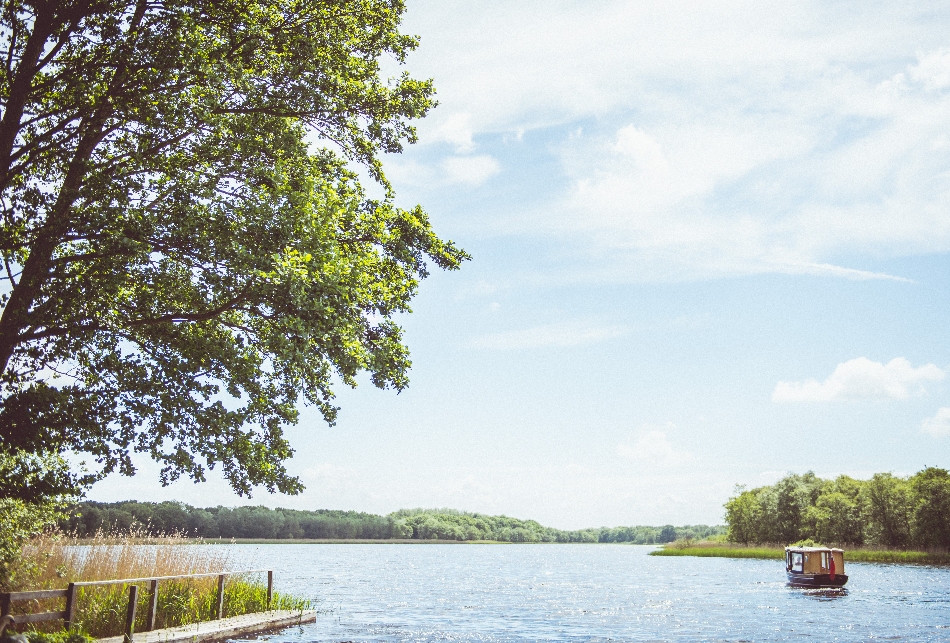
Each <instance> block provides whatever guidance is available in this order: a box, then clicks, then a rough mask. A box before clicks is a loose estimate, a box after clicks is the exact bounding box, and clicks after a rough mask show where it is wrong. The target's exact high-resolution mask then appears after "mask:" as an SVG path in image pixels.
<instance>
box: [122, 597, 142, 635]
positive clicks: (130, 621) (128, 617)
mask: <svg viewBox="0 0 950 643" xmlns="http://www.w3.org/2000/svg"><path fill="white" fill-rule="evenodd" d="M138 600H139V587H138V585H129V607H128V609H126V611H125V643H132V634H133V633H134V632H135V605H136V603H138Z"/></svg>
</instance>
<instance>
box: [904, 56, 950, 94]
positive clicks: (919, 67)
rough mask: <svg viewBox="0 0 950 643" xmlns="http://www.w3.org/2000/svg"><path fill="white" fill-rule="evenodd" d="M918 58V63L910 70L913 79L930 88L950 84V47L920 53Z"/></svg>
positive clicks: (941, 87)
mask: <svg viewBox="0 0 950 643" xmlns="http://www.w3.org/2000/svg"><path fill="white" fill-rule="evenodd" d="M918 58H919V60H918V62H917V64H916V65H913V66H911V67H910V68H909V70H908V71H909V73H910V77H911V78H912V79H914V80H915V81H917V82H919V83H922V84H923V86H924V87H925V88H926V89H929V90H937V89H943V88H945V87H948V86H950V48H947V47H943V48H941V49H938V50H936V51H932V52H930V53H928V54H919V55H918Z"/></svg>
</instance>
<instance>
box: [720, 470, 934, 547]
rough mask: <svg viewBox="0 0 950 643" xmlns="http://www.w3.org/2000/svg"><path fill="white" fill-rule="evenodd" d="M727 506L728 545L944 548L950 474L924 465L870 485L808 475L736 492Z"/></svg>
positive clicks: (882, 477) (884, 475) (877, 476)
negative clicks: (805, 543) (804, 541)
mask: <svg viewBox="0 0 950 643" xmlns="http://www.w3.org/2000/svg"><path fill="white" fill-rule="evenodd" d="M736 491H737V493H736V495H735V496H733V497H732V498H730V499H729V501H728V502H727V503H726V505H725V507H726V522H727V524H728V536H727V537H728V539H729V540H730V541H732V542H737V543H791V542H796V541H798V540H801V539H812V540H815V541H818V542H822V543H825V544H832V543H838V544H847V545H878V546H883V547H889V548H896V549H907V548H910V547H916V548H921V549H931V550H945V551H947V550H950V473H948V472H947V471H946V470H945V469H939V468H936V467H928V468H926V469H923V470H922V471H919V472H918V473H916V474H914V475H912V476H909V477H906V478H902V477H899V476H894V475H892V474H890V473H877V474H875V475H874V476H873V477H872V478H871V479H870V480H856V479H854V478H850V477H848V476H838V477H837V478H835V479H834V480H826V479H823V478H819V477H817V476H816V475H815V474H814V473H811V472H808V473H805V474H804V475H789V476H786V477H785V478H782V479H781V480H779V481H778V482H777V483H775V484H774V485H771V486H765V487H759V488H757V489H751V490H745V489H743V488H741V487H738V488H737V489H736Z"/></svg>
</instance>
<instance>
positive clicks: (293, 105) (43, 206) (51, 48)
mask: <svg viewBox="0 0 950 643" xmlns="http://www.w3.org/2000/svg"><path fill="white" fill-rule="evenodd" d="M403 11H404V6H403V2H402V1H401V0H281V1H276V0H273V1H263V0H262V1H256V2H255V1H247V0H180V1H177V0H148V1H146V0H137V1H135V2H122V1H119V0H70V1H65V2H53V1H45V0H33V1H31V2H22V1H20V2H17V1H10V2H5V3H4V4H3V10H2V15H0V54H2V60H0V107H2V117H0V198H2V202H0V208H2V219H0V250H2V253H3V261H4V266H3V267H2V269H0V270H2V273H3V274H2V277H0V279H2V281H0V305H2V315H0V440H2V443H0V448H2V449H3V452H4V453H6V454H9V455H11V457H12V456H15V455H16V454H50V453H53V454H56V453H65V452H73V453H81V454H82V453H84V454H88V456H91V457H92V458H93V459H94V460H95V462H96V465H95V466H94V467H93V470H92V471H91V473H89V475H87V476H85V477H82V476H81V475H80V474H78V473H74V474H73V476H74V478H73V479H74V482H76V483H77V484H78V483H81V482H89V481H90V480H92V479H94V478H96V477H99V476H103V475H107V474H109V473H111V472H113V471H118V472H121V473H124V474H127V475H130V474H132V473H133V472H134V466H133V463H132V460H131V454H132V453H134V452H140V453H146V454H149V455H150V456H151V457H152V458H153V459H154V460H156V461H158V462H159V463H161V465H162V469H161V480H162V482H163V483H168V482H170V481H173V480H175V479H177V478H179V477H180V476H183V475H184V476H189V477H191V478H193V479H194V480H196V481H200V480H203V479H204V477H205V472H206V469H208V468H214V467H220V469H221V470H222V472H223V475H224V476H225V477H226V479H227V480H228V481H229V482H230V484H231V485H232V486H233V488H234V489H235V490H236V491H237V492H238V493H240V494H249V493H250V492H251V490H252V488H253V487H254V486H258V485H260V486H263V487H265V488H266V489H268V490H270V491H281V492H284V493H295V492H298V491H299V490H300V489H301V488H302V487H301V483H300V481H299V480H297V479H296V478H294V477H293V476H291V475H289V474H288V472H287V470H286V468H285V465H284V462H285V460H286V459H287V458H288V457H290V455H291V454H292V449H291V447H290V445H289V444H288V442H287V440H286V439H285V437H284V433H283V430H284V429H285V428H286V426H287V425H289V424H293V423H294V422H295V421H296V420H297V417H298V415H297V414H298V411H297V408H298V405H299V404H300V403H305V404H311V405H315V406H316V407H317V408H319V410H320V411H321V412H322V414H323V417H324V418H325V419H326V420H327V421H328V422H329V423H331V424H332V423H333V422H334V420H335V415H336V411H337V409H336V407H334V405H333V397H334V396H333V390H332V385H333V384H334V382H340V383H343V384H347V385H354V384H355V377H356V376H357V374H358V373H360V372H368V373H369V374H370V376H371V379H372V382H373V383H374V384H375V385H376V386H379V387H384V388H385V387H392V388H395V389H397V390H399V389H402V388H403V387H405V386H406V384H407V382H408V379H407V369H408V368H409V365H410V361H409V356H408V351H407V348H406V347H405V346H404V344H403V341H402V331H401V328H400V327H399V326H398V325H397V323H396V322H395V320H394V317H395V316H396V315H397V314H399V313H402V312H407V311H409V310H410V307H409V304H410V300H411V298H412V297H413V295H414V294H415V293H416V290H417V286H418V283H419V280H420V279H422V278H424V277H425V276H427V274H428V270H429V268H430V266H433V265H434V266H437V267H439V268H443V269H455V268H457V267H458V266H459V265H460V263H461V262H462V261H464V260H465V259H466V258H467V255H466V254H465V252H464V251H463V250H461V249H460V248H458V247H457V246H455V245H454V244H453V243H452V242H449V241H443V240H441V239H440V238H439V237H438V236H436V234H435V233H434V231H433V230H432V228H431V226H430V224H429V220H428V217H427V215H426V213H425V212H424V211H423V210H422V208H421V207H418V206H416V207H413V208H410V209H402V208H400V207H398V206H397V205H396V204H395V202H394V194H393V192H392V190H391V188H390V186H389V184H388V183H387V181H386V179H385V176H384V174H383V169H382V165H381V163H380V156H381V154H384V153H395V152H399V151H401V150H402V147H403V145H404V144H406V143H412V142H414V141H415V131H414V129H413V127H412V126H411V125H410V121H411V120H412V119H416V118H420V117H422V116H424V115H425V114H426V113H427V111H428V110H429V109H430V108H432V107H433V105H434V98H433V96H434V89H433V87H432V84H431V82H430V81H427V80H416V79H413V78H411V77H409V76H408V75H407V74H405V73H403V74H402V75H400V76H398V77H395V78H391V79H384V78H382V77H381V74H380V60H381V59H382V58H383V57H391V58H393V59H395V60H396V61H397V62H403V61H404V60H405V57H406V55H407V53H408V52H409V51H411V50H412V49H413V48H414V47H416V45H417V40H416V39H415V38H413V37H410V36H407V35H404V34H401V33H400V32H399V24H400V20H401V17H402V13H403ZM354 166H356V167H358V166H362V167H365V168H366V169H367V171H368V175H369V176H370V177H372V179H373V180H375V181H377V182H379V183H380V184H381V185H382V186H383V188H384V189H383V190H382V191H381V192H383V193H384V194H385V196H383V197H382V198H379V199H372V198H368V197H367V194H366V192H365V191H364V188H363V186H362V185H361V184H360V182H359V180H358V177H357V174H356V173H355V172H354V170H353V167H354ZM47 477H48V476H47ZM54 477H55V476H54Z"/></svg>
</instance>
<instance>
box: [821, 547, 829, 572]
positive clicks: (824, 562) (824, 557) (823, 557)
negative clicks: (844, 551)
mask: <svg viewBox="0 0 950 643" xmlns="http://www.w3.org/2000/svg"><path fill="white" fill-rule="evenodd" d="M821 568H822V569H830V566H829V565H828V552H826V551H823V552H821Z"/></svg>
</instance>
